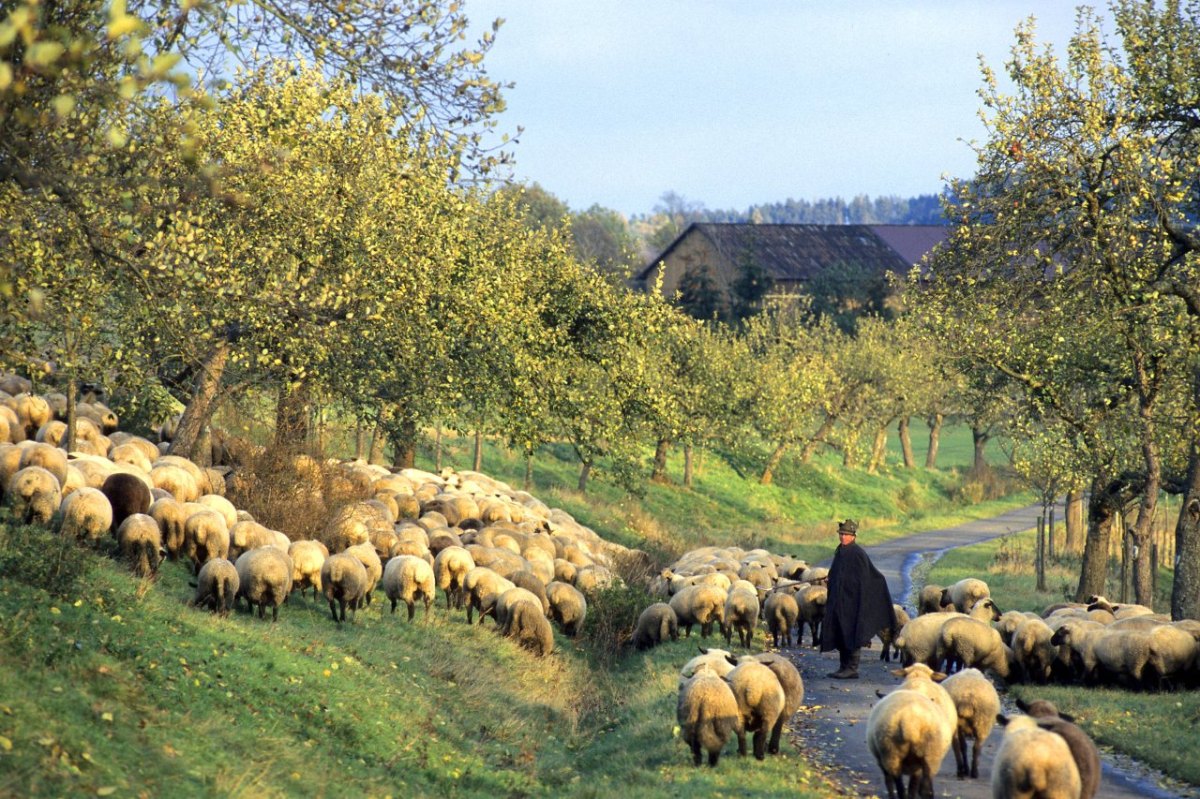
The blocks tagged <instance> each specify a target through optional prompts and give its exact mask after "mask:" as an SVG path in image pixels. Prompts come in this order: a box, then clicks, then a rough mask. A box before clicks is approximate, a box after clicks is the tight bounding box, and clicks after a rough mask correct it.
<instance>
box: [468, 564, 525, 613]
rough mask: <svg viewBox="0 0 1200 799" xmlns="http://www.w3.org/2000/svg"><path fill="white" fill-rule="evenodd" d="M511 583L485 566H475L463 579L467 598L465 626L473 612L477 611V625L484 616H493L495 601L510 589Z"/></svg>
mask: <svg viewBox="0 0 1200 799" xmlns="http://www.w3.org/2000/svg"><path fill="white" fill-rule="evenodd" d="M515 587H516V586H514V585H513V584H512V582H511V581H509V580H508V579H507V578H505V577H501V576H500V575H499V574H497V573H496V572H494V571H492V570H491V569H490V568H488V567H487V566H476V567H475V568H473V569H471V570H469V571H468V572H467V573H466V575H465V576H464V577H463V592H464V594H465V595H466V597H467V603H466V604H467V624H471V622H472V618H473V617H474V612H475V611H476V610H478V611H479V623H480V624H482V623H483V619H484V616H487V615H494V614H495V611H496V599H497V598H498V597H499V596H500V595H501V594H503V593H504V592H505V591H507V590H508V589H510V588H515Z"/></svg>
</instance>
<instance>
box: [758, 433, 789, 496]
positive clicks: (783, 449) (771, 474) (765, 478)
mask: <svg viewBox="0 0 1200 799" xmlns="http://www.w3.org/2000/svg"><path fill="white" fill-rule="evenodd" d="M789 446H790V444H788V443H787V442H786V441H785V442H782V443H780V444H779V445H778V446H776V447H775V451H774V452H772V453H771V457H769V458H767V464H766V466H764V467H763V471H762V475H761V476H760V477H759V478H758V482H759V483H761V484H762V485H765V486H769V485H770V484H771V481H772V480H774V479H775V469H777V468H778V467H779V464H780V462H781V461H782V460H783V456H784V455H786V454H787V451H788V447H789Z"/></svg>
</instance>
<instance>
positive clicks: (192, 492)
mask: <svg viewBox="0 0 1200 799" xmlns="http://www.w3.org/2000/svg"><path fill="white" fill-rule="evenodd" d="M150 482H152V483H153V484H154V487H155V488H161V489H163V490H164V491H167V492H168V493H170V495H171V496H173V497H174V498H175V499H177V500H179V501H180V502H194V501H196V500H197V499H199V498H200V494H201V491H200V486H199V485H197V483H196V478H195V477H193V476H192V475H191V474H190V473H189V472H188V471H187V470H186V469H184V468H183V467H182V466H179V465H178V464H175V463H163V462H161V461H155V462H154V464H153V465H152V466H151V467H150Z"/></svg>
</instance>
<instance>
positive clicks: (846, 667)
mask: <svg viewBox="0 0 1200 799" xmlns="http://www.w3.org/2000/svg"><path fill="white" fill-rule="evenodd" d="M838 654H840V655H841V656H842V667H841V668H840V669H838V670H837V671H835V672H833V673H832V674H830V675H829V676H830V677H832V678H833V679H835V680H857V679H858V657H859V651H858V650H857V649H852V650H850V651H848V652H839V653H838Z"/></svg>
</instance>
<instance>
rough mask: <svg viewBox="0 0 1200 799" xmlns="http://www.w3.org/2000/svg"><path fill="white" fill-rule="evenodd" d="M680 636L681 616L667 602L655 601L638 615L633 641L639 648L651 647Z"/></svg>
mask: <svg viewBox="0 0 1200 799" xmlns="http://www.w3.org/2000/svg"><path fill="white" fill-rule="evenodd" d="M678 638H679V618H678V617H677V616H676V615H675V611H673V610H671V606H670V605H668V604H667V603H666V602H655V603H653V604H652V605H650V606H649V607H647V608H646V609H645V610H643V611H642V612H641V614H640V615H639V616H638V619H637V623H636V624H635V625H634V628H633V638H632V639H631V643H632V644H633V645H634V647H636V648H637V649H639V650H643V649H650V648H651V647H655V646H658V645H659V644H661V643H665V642H666V641H667V640H668V639H669V640H671V641H675V640H678Z"/></svg>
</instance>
